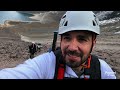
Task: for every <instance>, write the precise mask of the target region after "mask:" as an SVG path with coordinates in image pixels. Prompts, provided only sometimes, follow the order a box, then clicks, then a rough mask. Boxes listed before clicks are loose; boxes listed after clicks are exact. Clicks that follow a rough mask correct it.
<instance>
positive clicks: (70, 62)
mask: <svg viewBox="0 0 120 90" xmlns="http://www.w3.org/2000/svg"><path fill="white" fill-rule="evenodd" d="M67 55H68V56H69V55H72V56H76V57H79V58H80V61H74V60H66V56H67ZM83 56H84V54H83V52H82V51H81V52H80V53H79V52H77V51H70V50H67V49H64V56H63V59H64V60H65V62H66V64H67V65H68V66H69V67H71V68H77V67H79V66H80V65H81V64H83V63H84V62H85V61H86V60H87V58H88V57H86V58H85V57H83Z"/></svg>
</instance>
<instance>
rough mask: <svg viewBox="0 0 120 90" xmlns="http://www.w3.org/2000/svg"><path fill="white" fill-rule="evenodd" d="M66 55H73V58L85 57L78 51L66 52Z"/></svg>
mask: <svg viewBox="0 0 120 90" xmlns="http://www.w3.org/2000/svg"><path fill="white" fill-rule="evenodd" d="M65 53H66V54H67V55H73V56H77V57H82V56H83V54H82V53H78V52H77V51H70V50H66V51H65Z"/></svg>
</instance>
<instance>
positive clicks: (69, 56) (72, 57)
mask: <svg viewBox="0 0 120 90" xmlns="http://www.w3.org/2000/svg"><path fill="white" fill-rule="evenodd" d="M67 56H68V58H69V59H71V60H76V59H78V58H80V57H78V56H74V55H70V54H67Z"/></svg>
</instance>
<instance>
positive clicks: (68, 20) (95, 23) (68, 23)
mask: <svg viewBox="0 0 120 90" xmlns="http://www.w3.org/2000/svg"><path fill="white" fill-rule="evenodd" d="M74 30H87V31H92V32H94V33H96V34H100V26H99V20H98V18H97V17H96V15H95V14H94V13H93V12H92V11H67V12H66V13H65V14H64V15H63V17H62V18H61V21H60V24H59V30H58V34H63V33H66V32H69V31H74Z"/></svg>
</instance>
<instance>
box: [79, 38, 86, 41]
mask: <svg viewBox="0 0 120 90" xmlns="http://www.w3.org/2000/svg"><path fill="white" fill-rule="evenodd" d="M78 40H79V41H87V40H86V39H84V38H79V39H78Z"/></svg>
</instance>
